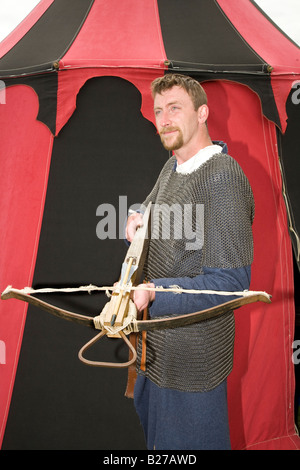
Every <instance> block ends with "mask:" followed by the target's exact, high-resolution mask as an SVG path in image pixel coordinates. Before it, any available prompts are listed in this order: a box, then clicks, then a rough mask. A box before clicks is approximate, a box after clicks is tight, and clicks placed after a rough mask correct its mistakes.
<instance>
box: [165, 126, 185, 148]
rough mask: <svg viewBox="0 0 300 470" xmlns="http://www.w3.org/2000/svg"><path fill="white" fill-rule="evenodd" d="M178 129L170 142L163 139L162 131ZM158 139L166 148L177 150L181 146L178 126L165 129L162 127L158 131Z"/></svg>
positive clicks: (181, 139) (180, 134)
mask: <svg viewBox="0 0 300 470" xmlns="http://www.w3.org/2000/svg"><path fill="white" fill-rule="evenodd" d="M175 130H176V131H178V134H177V136H176V139H175V140H173V141H172V143H170V144H168V143H167V141H166V140H165V139H164V133H165V132H171V131H175ZM159 135H160V139H161V141H162V144H163V146H164V147H165V149H166V150H169V151H171V150H178V149H180V148H181V147H182V146H183V135H182V132H181V130H180V129H179V128H178V127H172V128H167V129H162V130H161V131H160V134H159Z"/></svg>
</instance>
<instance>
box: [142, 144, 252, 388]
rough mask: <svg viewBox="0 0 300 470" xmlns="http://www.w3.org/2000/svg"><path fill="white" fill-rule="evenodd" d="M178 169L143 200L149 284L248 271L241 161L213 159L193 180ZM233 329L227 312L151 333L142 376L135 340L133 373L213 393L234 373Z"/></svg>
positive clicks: (248, 206)
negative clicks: (147, 216) (208, 272)
mask: <svg viewBox="0 0 300 470" xmlns="http://www.w3.org/2000/svg"><path fill="white" fill-rule="evenodd" d="M175 164H176V159H175V157H171V158H170V159H169V160H168V162H167V163H166V164H165V166H164V168H163V169H162V171H161V173H160V176H159V178H158V180H157V182H156V184H155V186H154V188H153V190H152V192H151V193H150V194H149V196H148V197H147V199H146V200H145V202H144V205H145V206H147V204H148V203H149V202H150V201H151V202H152V204H153V208H154V211H153V213H152V220H153V222H152V230H151V238H150V243H149V252H148V257H147V261H146V264H145V273H146V278H147V280H149V281H150V280H152V279H160V278H180V277H183V276H187V277H189V278H195V277H196V276H201V275H203V276H204V275H205V274H204V273H203V270H204V269H205V268H215V269H216V272H220V270H230V269H238V268H241V267H244V266H249V265H251V263H252V259H253V241H252V228H251V225H252V222H253V217H254V200H253V194H252V190H251V187H250V185H249V182H248V180H247V178H246V176H245V174H244V173H243V171H242V169H241V167H240V166H239V165H238V163H237V162H236V161H235V160H234V159H233V158H232V157H230V156H229V155H227V154H224V153H218V154H215V155H213V156H212V157H211V158H210V159H209V160H208V161H206V162H205V163H204V164H202V165H201V166H200V167H199V168H198V169H197V170H195V171H194V172H192V173H190V174H180V173H177V172H176V171H174V165H175ZM216 285H217V280H216ZM166 295H167V294H166ZM173 295H181V294H173ZM197 297H198V298H199V308H198V310H201V296H200V295H198V296H197ZM218 303H221V301H219V302H218ZM216 305H217V303H216ZM170 311H172V303H171V302H170ZM181 313H182V314H184V313H191V312H187V311H186V312H181ZM234 330H235V327H234V315H233V312H228V313H226V314H225V315H222V316H220V317H217V318H214V319H210V320H206V321H203V322H200V323H197V324H195V325H191V326H186V327H182V328H174V329H167V330H156V331H149V332H147V355H146V357H147V360H146V370H145V371H141V370H140V360H141V341H139V346H138V362H137V370H138V373H142V374H145V375H146V376H147V377H148V378H149V379H150V380H152V381H153V382H154V383H155V384H156V385H158V386H160V387H165V388H171V389H175V390H181V391H188V392H202V391H207V390H211V389H212V388H214V387H216V386H217V385H219V384H220V383H221V382H222V381H223V380H224V379H225V378H226V377H227V376H228V374H229V373H230V372H231V369H232V362H233V345H234Z"/></svg>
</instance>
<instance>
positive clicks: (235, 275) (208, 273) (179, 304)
mask: <svg viewBox="0 0 300 470" xmlns="http://www.w3.org/2000/svg"><path fill="white" fill-rule="evenodd" d="M250 278H251V266H246V267H241V268H235V269H219V268H203V274H200V275H198V276H196V277H194V278H190V277H179V278H163V279H152V280H151V281H150V282H153V283H154V284H155V286H156V287H165V288H168V287H170V286H174V285H175V286H179V287H181V288H183V289H197V290H215V291H226V292H240V291H243V290H247V289H249V286H250ZM237 298H238V296H236V295H232V296H231V295H218V294H185V293H182V294H176V293H169V292H166V293H165V292H156V293H155V300H154V302H152V304H151V305H150V307H149V314H150V317H151V318H152V317H158V316H164V315H183V314H186V313H193V312H197V311H199V310H205V309H207V308H211V307H214V306H216V305H220V304H222V303H225V302H229V301H230V300H234V299H237Z"/></svg>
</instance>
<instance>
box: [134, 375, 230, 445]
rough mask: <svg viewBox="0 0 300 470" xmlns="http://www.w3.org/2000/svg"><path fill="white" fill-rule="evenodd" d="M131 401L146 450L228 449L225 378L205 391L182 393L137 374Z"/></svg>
mask: <svg viewBox="0 0 300 470" xmlns="http://www.w3.org/2000/svg"><path fill="white" fill-rule="evenodd" d="M134 404H135V408H136V411H137V414H138V416H139V418H140V421H141V424H142V427H143V430H144V434H145V439H146V443H147V448H148V449H149V450H151V449H156V450H229V449H230V448H231V447H230V437H229V425H228V410H227V381H226V380H225V381H224V382H222V383H221V384H220V385H219V386H218V387H216V388H214V389H213V390H210V391H208V392H181V391H178V390H170V389H165V388H160V387H158V386H157V385H155V384H154V383H153V382H151V381H150V380H149V379H148V378H146V377H144V376H141V375H139V376H138V378H137V381H136V384H135V389H134Z"/></svg>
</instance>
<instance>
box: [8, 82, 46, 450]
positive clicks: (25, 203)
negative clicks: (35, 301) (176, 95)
mask: <svg viewBox="0 0 300 470" xmlns="http://www.w3.org/2000/svg"><path fill="white" fill-rule="evenodd" d="M37 112H38V99H37V96H36V94H35V93H34V91H33V90H32V89H31V88H29V87H25V86H15V87H11V88H9V89H7V90H6V104H5V105H4V106H0V128H1V132H2V136H3V138H2V143H1V157H0V161H1V173H0V180H1V183H0V187H1V199H0V210H1V231H0V246H1V268H0V285H1V291H3V290H4V289H5V288H6V287H7V283H8V279H9V282H11V284H12V285H14V286H16V288H22V287H24V286H30V285H31V283H32V277H33V273H34V267H35V260H36V254H37V249H38V243H39V233H40V227H41V223H42V217H43V208H44V200H45V195H46V189H47V181H48V170H49V164H50V159H51V151H52V141H53V136H52V135H51V133H50V132H49V130H48V128H47V127H46V126H45V125H44V124H42V123H41V122H39V121H36V116H37ZM3 303H4V302H3ZM3 307H4V305H1V315H0V339H1V341H4V343H5V348H6V363H5V364H3V365H0V368H1V387H0V423H1V426H0V442H1V441H2V438H3V434H4V430H5V423H6V419H7V415H8V411H9V405H10V398H11V393H12V390H13V384H14V378H15V373H16V369H17V365H18V357H19V352H20V347H21V343H22V334H23V328H24V322H25V319H26V311H27V305H25V304H22V303H21V302H17V301H14V300H12V301H11V302H6V304H5V308H3Z"/></svg>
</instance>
